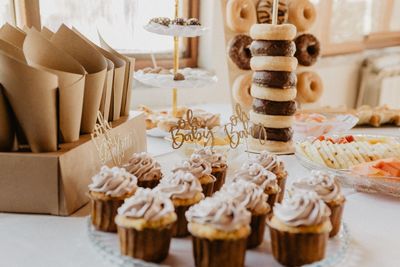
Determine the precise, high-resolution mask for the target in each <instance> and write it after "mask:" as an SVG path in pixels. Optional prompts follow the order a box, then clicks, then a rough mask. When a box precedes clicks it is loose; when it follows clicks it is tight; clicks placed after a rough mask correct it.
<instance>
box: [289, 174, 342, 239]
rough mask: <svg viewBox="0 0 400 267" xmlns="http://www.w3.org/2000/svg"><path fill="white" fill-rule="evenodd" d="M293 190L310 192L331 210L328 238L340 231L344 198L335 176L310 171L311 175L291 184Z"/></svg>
mask: <svg viewBox="0 0 400 267" xmlns="http://www.w3.org/2000/svg"><path fill="white" fill-rule="evenodd" d="M292 186H293V187H294V188H298V189H303V190H311V191H314V192H315V193H317V195H318V196H319V197H320V198H321V199H322V200H323V201H324V202H325V204H326V205H328V207H329V208H330V209H331V216H330V220H331V223H332V231H331V232H330V234H329V236H330V237H334V236H335V235H336V234H337V233H338V232H339V230H340V225H341V221H342V215H343V209H344V203H345V201H346V200H345V197H344V195H343V194H342V190H341V186H340V184H339V182H338V180H337V179H335V176H334V175H332V174H329V173H327V172H322V171H312V172H311V175H310V176H308V177H305V178H302V179H298V180H296V181H295V182H293V184H292Z"/></svg>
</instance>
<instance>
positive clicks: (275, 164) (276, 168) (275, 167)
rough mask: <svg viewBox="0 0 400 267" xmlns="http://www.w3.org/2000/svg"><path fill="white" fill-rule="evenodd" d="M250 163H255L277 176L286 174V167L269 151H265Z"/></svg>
mask: <svg viewBox="0 0 400 267" xmlns="http://www.w3.org/2000/svg"><path fill="white" fill-rule="evenodd" d="M250 162H255V163H258V164H260V165H261V166H263V167H264V168H265V169H267V170H269V171H271V172H273V173H275V174H276V175H278V174H281V173H284V172H285V166H284V164H283V162H282V161H281V160H279V159H278V157H277V156H276V155H274V154H271V153H269V152H268V151H263V152H261V153H260V154H259V155H257V156H256V157H254V158H252V159H251V160H250Z"/></svg>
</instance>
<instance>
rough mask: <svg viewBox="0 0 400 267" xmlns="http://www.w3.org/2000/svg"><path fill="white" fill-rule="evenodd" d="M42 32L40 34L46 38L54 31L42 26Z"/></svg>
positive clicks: (49, 37)
mask: <svg viewBox="0 0 400 267" xmlns="http://www.w3.org/2000/svg"><path fill="white" fill-rule="evenodd" d="M40 33H41V34H42V36H43V37H44V38H46V39H48V40H50V39H51V37H52V36H53V34H54V32H52V31H51V30H50V29H49V28H47V27H45V26H43V28H42V31H41V32H40Z"/></svg>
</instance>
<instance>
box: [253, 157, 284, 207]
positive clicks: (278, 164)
mask: <svg viewBox="0 0 400 267" xmlns="http://www.w3.org/2000/svg"><path fill="white" fill-rule="evenodd" d="M251 161H252V162H256V163H258V164H260V165H261V166H263V167H264V168H265V169H267V170H268V171H270V172H273V173H274V174H275V175H276V179H277V180H278V185H279V188H280V189H281V190H280V191H279V193H278V195H277V202H281V201H282V199H283V195H284V193H285V185H286V179H287V176H288V174H287V172H286V170H285V165H284V164H283V162H282V161H281V160H279V159H278V157H277V156H276V155H274V154H270V153H268V151H263V152H261V153H260V154H259V155H258V156H257V157H255V158H252V160H251Z"/></svg>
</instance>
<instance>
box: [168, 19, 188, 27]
mask: <svg viewBox="0 0 400 267" xmlns="http://www.w3.org/2000/svg"><path fill="white" fill-rule="evenodd" d="M171 25H178V26H185V25H186V19H184V18H175V19H173V20H171Z"/></svg>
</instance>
